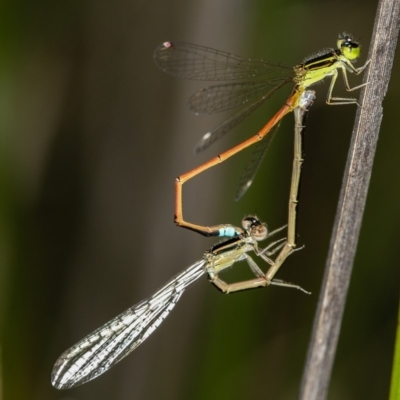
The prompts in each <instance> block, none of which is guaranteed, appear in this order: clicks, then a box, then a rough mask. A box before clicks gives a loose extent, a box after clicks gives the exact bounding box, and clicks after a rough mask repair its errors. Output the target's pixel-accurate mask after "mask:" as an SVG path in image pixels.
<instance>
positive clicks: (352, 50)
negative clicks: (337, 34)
mask: <svg viewBox="0 0 400 400" xmlns="http://www.w3.org/2000/svg"><path fill="white" fill-rule="evenodd" d="M342 53H343V55H344V56H345V57H346V58H347V59H349V60H355V59H356V58H358V57H360V47H359V46H358V45H357V47H352V46H351V45H349V46H344V47H342Z"/></svg>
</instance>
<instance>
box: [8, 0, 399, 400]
mask: <svg viewBox="0 0 400 400" xmlns="http://www.w3.org/2000/svg"><path fill="white" fill-rule="evenodd" d="M376 7H377V2H375V1H370V0H367V1H366V0H362V1H361V0H353V1H346V2H345V1H338V0H334V1H324V2H322V1H311V0H307V1H306V0H303V1H290V0H279V1H277V0H247V1H244V0H225V1H219V0H214V1H210V0H208V1H206V0H203V1H184V0H173V1H166V2H160V1H154V0H147V1H126V0H116V1H113V2H107V1H101V0H100V1H99V0H98V1H85V0H81V1H69V2H54V1H36V2H31V1H29V2H28V1H24V0H23V1H20V2H11V1H4V2H2V3H1V5H0V9H1V12H0V15H1V17H0V18H1V24H0V30H1V33H2V34H1V35H0V41H1V44H2V46H1V52H2V54H1V74H0V82H1V85H0V87H1V91H0V101H1V112H0V124H1V125H0V137H1V146H0V153H1V154H0V188H1V189H0V190H1V197H0V202H1V203H0V230H1V231H0V237H1V240H0V296H1V297H0V327H1V342H0V346H1V347H0V350H1V351H0V371H1V373H0V386H1V394H0V398H1V399H4V400H25V399H26V400H28V399H29V400H39V399H40V400H47V399H57V400H61V399H64V400H67V399H68V400H73V399H76V400H78V399H79V400H107V399H113V400H125V399H136V400H143V399H145V400H149V399H150V400H152V399H166V400H169V399H174V400H175V399H192V400H197V399H198V400H200V399H201V400H202V399H207V400H212V399H219V400H221V399H230V400H235V399H241V400H242V399H246V400H257V399H274V400H278V399H279V400H281V399H295V398H296V396H297V393H298V389H299V384H300V379H301V375H302V370H303V366H304V362H305V355H306V351H307V346H308V341H309V336H310V332H311V327H312V321H313V317H314V313H315V309H316V302H317V300H318V294H319V290H320V283H321V280H322V275H323V269H324V266H325V260H326V256H327V250H328V245H329V238H330V233H331V230H332V225H333V219H334V214H335V211H336V204H337V200H338V196H339V189H340V184H341V180H342V173H343V170H344V166H345V160H346V156H347V151H348V146H349V143H350V135H351V131H352V126H353V121H354V116H355V112H356V107H354V106H343V107H329V106H326V105H325V97H326V90H327V84H326V83H325V84H322V85H318V86H315V90H317V102H316V103H315V105H314V106H313V108H312V110H311V113H310V116H309V119H308V123H307V134H306V135H307V137H306V162H305V165H304V169H303V171H304V174H303V180H302V187H301V204H300V215H299V220H298V223H299V229H298V232H299V238H298V243H299V244H300V245H302V244H304V245H305V248H304V249H303V250H302V251H300V252H298V253H296V254H295V255H293V256H292V257H290V259H289V260H288V261H287V262H286V264H285V266H284V268H283V269H282V270H281V271H280V273H279V276H278V277H279V278H281V279H284V280H287V281H290V282H295V283H297V284H299V285H301V286H303V287H304V288H306V289H307V290H310V291H311V292H312V295H311V296H306V295H304V294H302V293H300V292H298V291H295V290H289V289H284V288H279V287H270V288H267V289H264V290H256V291H248V292H244V293H239V294H235V295H229V296H223V295H221V294H220V293H219V292H218V291H217V290H215V289H214V288H213V287H212V286H211V285H210V284H208V282H207V280H206V279H201V280H200V282H198V283H197V284H195V285H194V286H193V287H192V288H190V289H189V290H188V291H187V293H185V295H184V296H183V298H182V299H181V301H180V302H179V303H178V305H177V307H176V308H175V310H174V311H173V312H172V314H171V315H170V316H169V317H168V318H167V319H166V321H165V322H164V323H163V324H162V326H161V327H160V328H159V329H158V330H157V331H156V332H155V333H154V334H153V335H152V336H151V337H150V338H149V339H148V340H147V341H146V343H145V344H144V345H143V346H140V347H139V348H138V349H137V350H136V351H135V352H134V353H133V354H132V355H130V356H129V357H128V358H127V359H125V360H124V361H123V362H121V363H120V364H118V365H117V366H116V367H114V368H112V369H111V370H110V371H109V372H107V373H106V374H104V375H103V376H101V377H100V378H98V379H96V380H94V381H93V382H90V383H88V384H86V385H84V386H81V387H78V388H76V389H73V390H70V391H66V392H60V391H57V390H55V389H53V388H52V387H51V385H50V382H49V377H50V371H51V368H52V366H53V363H54V362H55V360H56V358H57V357H58V356H59V355H60V354H61V352H62V351H64V350H65V349H67V348H68V347H70V346H71V345H73V344H74V343H75V342H77V341H78V340H79V339H81V338H82V337H83V336H85V335H86V334H88V333H89V332H91V331H92V330H94V329H95V328H97V327H99V326H100V325H102V324H103V323H104V322H106V321H108V320H109V319H111V318H112V317H114V316H115V315H117V314H118V313H120V312H121V311H123V310H124V309H126V308H128V307H129V306H131V305H133V304H135V303H136V302H139V301H140V300H142V299H143V298H145V297H147V296H149V295H151V294H152V293H154V292H155V290H157V289H158V288H159V287H160V286H161V285H162V284H163V283H165V282H166V281H167V280H168V279H169V278H170V277H172V276H173V275H175V274H177V273H178V272H180V271H181V270H183V269H184V268H185V267H187V266H188V265H190V264H191V263H193V262H194V261H196V260H197V259H199V258H200V257H201V256H202V254H203V252H204V251H205V250H206V249H207V248H209V247H211V246H212V245H213V243H215V240H211V239H206V238H203V237H201V236H199V235H196V234H195V233H192V232H189V231H186V230H183V229H178V228H177V227H175V226H174V224H173V203H174V179H175V177H176V176H177V175H179V174H181V173H183V172H185V171H187V170H189V169H191V168H194V167H195V166H197V165H199V164H200V163H201V162H203V161H206V160H207V159H209V158H211V157H213V156H215V155H216V154H218V152H220V151H222V150H225V149H228V148H229V147H230V146H231V145H233V144H235V143H239V142H240V141H241V140H243V139H244V138H247V137H249V136H250V135H252V134H253V133H254V132H256V131H257V129H258V128H259V127H261V126H262V125H263V123H264V122H265V121H266V120H267V119H268V118H269V117H270V116H271V115H272V114H273V113H274V111H275V110H277V108H278V107H279V106H280V105H281V104H282V102H283V101H284V100H285V97H286V96H287V95H288V91H289V90H290V89H289V88H287V89H286V90H283V92H282V93H280V94H277V95H276V96H274V98H273V99H271V101H269V102H268V104H266V105H265V106H264V107H263V108H262V109H260V110H258V112H257V113H256V114H255V115H254V116H253V117H251V118H249V120H247V121H246V122H245V123H243V124H242V125H241V126H240V128H238V129H236V131H235V132H233V133H232V134H230V135H228V136H229V137H226V138H224V139H223V140H221V141H220V143H218V144H216V145H215V146H213V147H212V148H211V149H209V150H208V151H206V152H205V154H202V155H201V156H194V155H193V148H194V146H195V144H196V143H197V141H198V140H199V139H200V137H201V136H202V134H204V132H206V131H207V130H208V129H210V128H211V127H213V126H214V124H216V123H218V122H220V121H222V120H223V118H224V116H221V115H218V116H213V117H196V116H194V115H192V114H191V113H190V112H189V111H188V109H187V107H186V105H185V104H186V100H187V99H188V97H189V96H190V94H192V93H193V92H195V91H196V90H198V89H200V88H201V87H202V86H204V84H202V83H201V82H190V81H184V80H179V79H175V78H173V77H170V76H168V75H166V74H164V73H163V72H161V71H160V70H159V69H157V67H156V66H155V65H154V63H153V60H152V53H153V50H154V48H155V47H156V46H157V45H159V44H160V43H162V42H164V41H166V40H179V41H186V42H193V43H198V44H202V45H206V46H210V47H214V48H217V49H221V50H224V51H228V52H231V53H234V54H238V55H242V56H244V57H252V58H264V59H270V60H275V61H281V62H282V63H284V64H286V65H295V64H297V63H299V62H301V61H302V60H303V58H304V57H306V56H308V55H310V54H312V53H314V52H316V51H318V50H321V49H324V48H329V47H332V46H335V45H336V39H337V35H338V34H339V33H341V32H343V31H348V32H350V33H353V34H354V36H355V37H356V38H361V39H360V41H361V43H362V45H363V46H364V47H363V55H362V57H361V59H360V61H359V63H358V65H362V63H364V62H365V60H366V54H367V51H368V45H369V41H370V38H371V33H372V28H373V22H374V14H375V11H376ZM396 71H397V72H398V71H399V59H398V57H397V59H396V60H395V66H394V73H393V76H392V79H391V82H390V86H389V91H388V93H387V96H386V99H385V102H384V119H383V123H382V129H381V133H380V140H379V142H378V150H377V156H376V160H375V164H374V170H373V174H372V180H371V186H370V192H369V196H368V202H367V207H366V212H365V218H364V222H363V225H362V231H361V237H360V241H359V247H358V251H357V257H356V261H355V268H354V273H353V276H352V281H351V285H350V292H349V296H348V303H347V307H346V310H345V316H344V322H343V328H342V333H341V336H340V341H339V347H338V353H337V357H336V361H335V365H334V369H333V376H332V381H331V386H330V394H329V399H331V400H334V399H340V400H347V399H379V400H380V399H385V398H387V395H388V391H389V383H390V372H391V363H392V353H393V340H394V335H395V324H396V314H397V304H398V283H399V253H398V246H399V245H400V213H399V212H398V205H399V204H400V184H399V182H398V176H399V170H400V159H399V149H400V135H399V134H398V133H399V121H398V117H396V115H395V113H396V110H398V100H397V101H396V98H397V99H398V98H399V95H400V93H399V92H400V80H399V76H398V74H396ZM350 81H351V84H352V85H355V84H358V83H360V81H361V80H360V78H357V77H354V76H350ZM336 90H337V91H336V92H335V93H336V94H339V95H340V94H343V92H345V91H344V88H343V83H342V80H341V79H340V80H338V85H337V88H336ZM397 112H398V111H397ZM292 139H293V116H291V115H290V116H289V117H287V118H286V119H285V121H284V122H283V124H282V126H281V129H280V132H279V134H278V135H277V138H276V139H275V141H274V143H273V145H272V148H271V150H270V153H269V155H268V157H267V159H266V160H265V161H264V163H263V165H262V167H261V170H260V173H259V175H258V176H257V179H256V181H255V183H254V185H253V187H252V188H251V189H250V191H249V193H248V194H247V195H246V196H245V198H244V199H242V200H241V201H240V202H239V203H235V202H234V201H233V196H234V191H235V187H236V184H237V180H238V178H239V175H240V172H241V170H242V168H243V167H244V165H245V163H246V160H247V158H248V157H249V156H250V153H251V151H247V152H246V154H240V155H238V156H237V157H235V158H234V159H232V160H230V161H229V162H227V163H225V164H224V165H221V166H219V167H216V168H215V169H213V170H211V171H209V172H207V173H206V174H204V176H201V177H199V178H198V179H196V180H193V181H192V182H190V183H188V184H187V185H185V189H184V194H185V195H184V213H185V217H186V219H187V220H188V221H193V222H197V223H200V224H209V225H212V224H218V223H231V224H234V225H238V224H240V221H241V218H242V217H243V216H244V215H246V214H248V213H257V215H258V216H259V217H260V218H261V219H262V220H266V221H267V222H268V224H269V227H270V229H275V228H277V227H279V226H281V225H283V224H284V223H285V221H286V213H287V197H288V191H289V183H290V170H291V157H292ZM1 396H2V397H1Z"/></svg>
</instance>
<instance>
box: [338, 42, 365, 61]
mask: <svg viewBox="0 0 400 400" xmlns="http://www.w3.org/2000/svg"><path fill="white" fill-rule="evenodd" d="M337 46H338V48H339V49H340V51H341V52H342V54H343V55H344V56H345V57H346V58H347V59H348V60H355V59H356V58H358V57H360V51H361V49H360V46H359V44H358V43H357V42H353V40H352V39H350V38H349V37H347V38H343V39H339V40H338V41H337Z"/></svg>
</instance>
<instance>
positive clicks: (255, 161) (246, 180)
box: [235, 123, 280, 201]
mask: <svg viewBox="0 0 400 400" xmlns="http://www.w3.org/2000/svg"><path fill="white" fill-rule="evenodd" d="M279 125H280V123H279V124H277V125H276V126H274V127H273V128H272V129H271V131H270V132H268V135H267V136H266V137H264V138H263V139H262V140H261V141H260V142H259V143H257V145H256V147H255V148H254V151H253V153H252V154H251V157H250V159H249V161H248V162H247V164H246V167H245V169H244V171H243V173H242V175H241V176H240V178H239V184H238V187H237V189H236V193H235V201H238V200H240V199H241V198H242V197H243V195H244V194H245V193H246V192H247V190H248V189H249V187H250V186H251V184H252V183H253V180H254V177H255V175H256V173H257V171H258V169H259V168H260V165H261V162H262V160H263V159H264V156H265V154H266V152H267V150H268V149H269V146H270V144H271V142H272V140H273V138H274V137H275V135H276V132H277V131H278V128H279Z"/></svg>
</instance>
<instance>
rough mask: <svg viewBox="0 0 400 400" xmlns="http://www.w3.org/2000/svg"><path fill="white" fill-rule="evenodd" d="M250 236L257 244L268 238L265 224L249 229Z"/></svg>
mask: <svg viewBox="0 0 400 400" xmlns="http://www.w3.org/2000/svg"><path fill="white" fill-rule="evenodd" d="M251 236H252V237H253V238H254V239H255V240H257V242H260V241H261V240H264V239H266V238H267V236H268V229H267V227H266V225H265V224H260V225H257V226H253V227H252V229H251Z"/></svg>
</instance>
